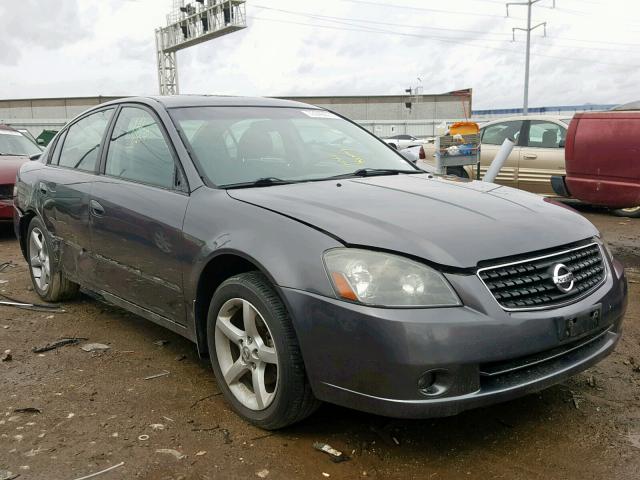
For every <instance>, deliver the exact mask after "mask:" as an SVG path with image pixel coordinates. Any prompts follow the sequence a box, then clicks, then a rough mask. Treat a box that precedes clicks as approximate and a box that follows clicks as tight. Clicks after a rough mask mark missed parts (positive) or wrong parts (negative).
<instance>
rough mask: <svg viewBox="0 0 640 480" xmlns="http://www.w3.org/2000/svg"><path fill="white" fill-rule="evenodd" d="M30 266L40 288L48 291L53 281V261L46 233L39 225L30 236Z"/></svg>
mask: <svg viewBox="0 0 640 480" xmlns="http://www.w3.org/2000/svg"><path fill="white" fill-rule="evenodd" d="M29 266H30V267H31V274H32V275H33V280H34V281H35V283H36V285H37V287H38V289H39V290H40V291H42V292H46V291H47V289H48V288H49V283H50V282H51V263H50V260H49V251H48V248H47V242H46V240H45V238H44V234H43V233H42V230H40V229H39V228H37V227H36V228H34V229H33V230H31V236H30V237H29Z"/></svg>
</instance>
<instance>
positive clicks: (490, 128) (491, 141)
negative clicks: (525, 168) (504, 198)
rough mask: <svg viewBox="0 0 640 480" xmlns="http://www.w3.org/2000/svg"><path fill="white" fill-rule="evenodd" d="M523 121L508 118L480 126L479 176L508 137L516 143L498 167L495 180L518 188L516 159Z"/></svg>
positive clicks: (486, 168)
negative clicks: (501, 165)
mask: <svg viewBox="0 0 640 480" xmlns="http://www.w3.org/2000/svg"><path fill="white" fill-rule="evenodd" d="M523 125H524V122H523V121H522V120H509V121H505V122H499V123H494V124H491V125H487V126H486V127H483V128H482V133H481V143H482V145H481V148H480V176H481V177H484V174H485V173H487V170H488V169H489V166H490V165H491V162H492V161H493V159H494V158H495V156H496V154H497V153H498V150H500V146H501V145H502V143H503V142H504V140H505V138H510V139H511V140H512V141H514V142H515V143H516V145H515V146H514V147H513V150H512V152H511V154H510V155H509V157H508V158H507V161H506V162H505V163H504V166H503V167H502V168H501V169H500V172H499V173H498V176H497V177H496V180H495V182H496V183H498V184H500V185H505V186H507V187H514V188H518V161H519V159H520V146H519V141H520V140H521V138H520V134H521V131H522V127H523Z"/></svg>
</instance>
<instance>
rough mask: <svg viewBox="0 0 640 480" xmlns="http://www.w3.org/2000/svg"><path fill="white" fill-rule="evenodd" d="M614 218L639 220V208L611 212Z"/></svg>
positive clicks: (617, 209)
mask: <svg viewBox="0 0 640 480" xmlns="http://www.w3.org/2000/svg"><path fill="white" fill-rule="evenodd" d="M611 213H613V214H614V215H615V216H616V217H628V218H640V206H637V207H630V208H616V209H615V210H611Z"/></svg>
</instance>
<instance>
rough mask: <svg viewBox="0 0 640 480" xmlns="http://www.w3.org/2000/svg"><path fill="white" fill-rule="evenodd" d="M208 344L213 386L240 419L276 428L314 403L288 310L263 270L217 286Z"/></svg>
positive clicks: (312, 408)
mask: <svg viewBox="0 0 640 480" xmlns="http://www.w3.org/2000/svg"><path fill="white" fill-rule="evenodd" d="M207 342H208V347H209V357H210V358H211V366H212V368H213V371H214V374H215V376H216V380H217V383H218V386H219V388H220V390H221V391H222V393H223V394H224V396H225V398H226V400H227V402H229V404H230V405H231V407H232V408H233V410H235V412H236V413H237V414H238V415H240V416H241V417H242V418H244V419H245V420H247V421H249V422H251V423H253V424H255V425H257V426H259V427H261V428H264V429H267V430H275V429H278V428H283V427H286V426H288V425H291V424H293V423H296V422H299V421H301V420H303V419H304V418H306V417H307V416H309V415H311V414H312V413H313V412H314V411H315V410H316V408H317V407H318V405H319V402H318V400H316V399H315V397H314V396H313V393H312V392H311V387H310V385H309V382H308V380H307V377H306V372H305V369H304V364H303V362H302V355H301V353H300V347H299V346H298V340H297V338H296V335H295V332H294V330H293V326H292V324H291V321H290V319H289V316H288V314H287V310H286V308H285V306H284V304H283V303H282V301H281V300H280V298H279V297H278V295H277V293H276V292H275V290H274V289H273V287H272V286H271V284H270V283H269V281H268V280H267V278H266V277H265V276H264V275H263V274H261V273H259V272H249V273H243V274H240V275H235V276H233V277H231V278H229V279H228V280H226V281H224V282H223V283H222V284H221V285H220V286H219V287H218V289H217V290H216V291H215V293H214V295H213V298H212V300H211V305H210V307H209V313H208V318H207Z"/></svg>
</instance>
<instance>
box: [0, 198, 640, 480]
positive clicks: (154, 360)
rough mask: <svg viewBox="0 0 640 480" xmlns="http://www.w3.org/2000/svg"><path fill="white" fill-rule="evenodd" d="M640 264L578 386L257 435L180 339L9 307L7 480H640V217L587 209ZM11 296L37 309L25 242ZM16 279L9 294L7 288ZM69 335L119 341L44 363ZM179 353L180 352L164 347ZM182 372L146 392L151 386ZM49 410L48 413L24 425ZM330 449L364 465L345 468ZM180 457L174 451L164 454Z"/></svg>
mask: <svg viewBox="0 0 640 480" xmlns="http://www.w3.org/2000/svg"><path fill="white" fill-rule="evenodd" d="M582 213H583V214H584V215H585V216H586V217H588V218H589V219H590V220H591V221H593V222H594V223H595V224H596V225H597V226H598V227H599V228H600V230H601V231H602V232H603V233H604V234H605V236H606V238H607V240H608V241H609V243H610V244H611V246H612V247H613V249H614V251H615V253H616V254H617V256H618V257H619V258H620V259H621V260H622V261H623V263H624V264H625V266H626V267H627V273H628V276H629V280H630V284H629V287H630V292H629V294H630V303H629V309H628V313H627V316H626V320H625V331H624V335H623V337H622V340H621V341H620V343H619V345H618V347H617V350H616V352H614V353H613V354H612V355H611V356H609V357H608V358H607V359H605V360H604V361H603V362H601V363H600V364H598V365H597V366H595V367H594V368H592V369H590V370H588V371H587V372H585V373H583V374H580V375H578V376H576V377H574V378H573V379H571V380H570V381H568V382H566V383H564V384H561V385H558V386H555V387H552V388H550V389H548V390H545V391H544V392H542V393H539V394H535V395H530V396H527V397H524V398H521V399H518V400H515V401H511V402H508V403H505V404H501V405H497V406H493V407H489V408H483V409H479V410H473V411H469V412H466V413H463V414H461V415H458V416H455V417H450V418H443V419H435V420H422V421H397V420H392V419H387V418H382V417H377V416H374V415H369V414H364V413H359V412H355V411H351V410H347V409H343V408H339V407H334V406H331V405H324V406H323V407H322V408H321V409H320V410H319V411H318V412H317V413H316V414H315V415H314V416H312V417H311V418H309V419H308V420H307V421H305V422H304V423H302V424H300V425H296V426H294V427H291V428H288V429H286V430H283V431H279V432H276V433H273V432H265V431H262V430H259V429H257V428H254V427H252V426H250V425H247V424H246V423H244V422H243V421H242V420H240V419H239V418H238V417H236V416H235V415H234V414H233V413H232V412H231V411H230V410H229V408H228V407H227V405H226V404H225V402H224V399H223V398H222V396H221V395H219V391H218V389H217V387H216V383H215V380H214V376H213V373H212V372H211V370H210V368H209V366H208V364H207V363H206V362H204V361H201V360H199V359H198V358H197V354H196V350H195V347H194V346H193V345H192V344H190V343H189V342H188V341H186V340H184V339H182V338H181V337H179V336H177V335H175V334H173V333H171V332H169V331H167V330H164V329H162V328H160V327H158V326H156V325H154V324H152V323H150V322H147V321H145V320H143V319H140V318H138V317H135V316H134V315H131V314H128V313H126V312H124V311H123V310H120V309H117V308H113V307H110V306H106V305H104V304H102V303H99V302H97V301H95V300H92V299H90V298H88V297H83V298H81V299H80V300H78V301H75V302H70V303H66V304H64V305H63V308H64V312H33V311H26V310H18V309H14V308H8V307H0V354H1V353H2V352H3V351H4V350H6V349H10V350H11V355H12V357H13V358H12V360H10V361H4V362H0V378H1V379H2V382H1V383H0V479H2V478H3V476H2V471H3V470H9V471H11V472H13V473H14V474H19V475H20V476H19V479H20V480H22V479H43V480H44V479H46V480H57V479H60V480H67V479H69V480H73V479H77V478H80V477H83V476H85V475H89V474H92V473H95V472H98V471H101V470H103V469H106V468H108V467H111V466H116V465H119V464H120V463H121V462H124V464H122V465H120V466H118V467H117V468H115V469H113V470H111V471H109V472H107V473H104V474H102V475H99V476H98V477H96V478H99V479H100V480H102V479H104V480H110V479H149V480H151V479H153V480H155V479H167V480H168V479H174V480H178V479H183V480H186V479H197V480H200V479H214V478H261V477H262V478H265V477H266V478H269V479H282V478H287V479H290V478H303V477H304V478H307V479H313V478H318V479H323V478H326V477H330V478H350V479H352V478H398V479H400V478H402V479H407V478H429V479H430V478H434V479H460V478H470V479H474V478H477V479H489V478H505V479H521V478H522V479H565V478H572V479H573V478H575V479H578V478H579V479H602V478H616V479H637V478H638V472H639V471H640V220H638V219H636V220H626V219H620V218H616V217H612V216H609V215H608V214H607V213H606V212H605V211H599V210H595V209H582ZM9 260H10V261H12V262H13V263H14V264H15V266H13V267H9V268H7V269H6V270H5V271H4V272H2V273H0V293H3V294H5V295H8V296H11V297H16V298H19V299H23V300H27V301H38V299H37V298H36V295H35V294H34V293H33V291H32V290H31V288H30V281H29V278H28V273H27V267H26V263H25V262H24V260H23V259H22V257H21V256H20V252H19V248H18V245H17V242H16V240H15V238H14V237H13V235H12V234H11V232H10V230H9V229H7V228H5V229H3V230H2V231H1V232H0V263H2V262H5V261H9ZM5 282H6V283H5ZM61 337H85V338H87V339H88V341H89V342H99V343H103V344H107V345H109V346H110V349H109V350H107V351H104V352H93V353H88V352H85V351H83V350H81V349H80V347H79V345H68V346H64V347H61V348H59V349H57V350H53V351H49V352H45V353H42V354H37V353H33V352H32V349H33V348H34V347H40V346H43V345H45V344H47V343H49V342H52V341H55V340H57V339H59V338H61ZM159 340H164V341H166V343H165V342H160V344H157V343H156V342H157V341H159ZM165 371H166V372H169V373H168V375H165V376H161V377H157V378H153V379H150V380H145V379H144V378H145V377H147V376H150V375H154V374H158V373H163V372H165ZM29 407H35V408H37V409H39V410H40V413H37V412H35V413H34V412H28V411H27V412H21V413H16V411H15V410H16V409H21V408H29ZM317 441H320V442H327V443H329V444H331V445H332V446H334V447H335V448H338V449H340V450H342V451H344V452H346V453H347V454H348V455H349V456H350V457H351V459H350V460H349V461H347V462H342V463H337V464H336V463H332V462H331V460H330V458H329V457H328V456H326V455H325V454H322V453H319V452H317V451H315V450H314V449H313V448H312V445H313V443H314V442H317ZM163 449H166V450H163Z"/></svg>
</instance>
